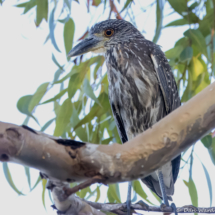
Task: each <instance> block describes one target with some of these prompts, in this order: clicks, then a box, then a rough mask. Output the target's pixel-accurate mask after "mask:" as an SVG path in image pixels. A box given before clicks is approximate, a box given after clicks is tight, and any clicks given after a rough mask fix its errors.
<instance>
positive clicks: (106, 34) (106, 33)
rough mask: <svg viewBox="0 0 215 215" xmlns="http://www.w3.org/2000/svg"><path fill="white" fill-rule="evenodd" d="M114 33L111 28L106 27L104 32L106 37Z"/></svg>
mask: <svg viewBox="0 0 215 215" xmlns="http://www.w3.org/2000/svg"><path fill="white" fill-rule="evenodd" d="M113 33H114V30H113V29H107V30H105V32H104V34H105V36H106V37H111V36H112V35H113Z"/></svg>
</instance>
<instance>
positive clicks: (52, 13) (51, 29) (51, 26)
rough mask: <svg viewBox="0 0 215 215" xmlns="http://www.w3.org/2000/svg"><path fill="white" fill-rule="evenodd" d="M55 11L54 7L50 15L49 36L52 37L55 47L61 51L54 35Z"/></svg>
mask: <svg viewBox="0 0 215 215" xmlns="http://www.w3.org/2000/svg"><path fill="white" fill-rule="evenodd" d="M54 12H55V8H53V10H52V11H51V14H50V17H49V37H50V39H51V41H52V44H53V46H54V47H55V49H56V50H57V51H58V52H61V51H60V49H59V48H58V46H57V43H56V41H55V37H54V29H55V23H54Z"/></svg>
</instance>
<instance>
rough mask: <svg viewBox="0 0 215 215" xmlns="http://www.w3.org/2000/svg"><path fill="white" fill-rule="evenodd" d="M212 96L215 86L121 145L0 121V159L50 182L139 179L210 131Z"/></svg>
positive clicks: (214, 122) (214, 114)
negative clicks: (33, 170)
mask: <svg viewBox="0 0 215 215" xmlns="http://www.w3.org/2000/svg"><path fill="white" fill-rule="evenodd" d="M214 95H215V83H213V84H211V85H210V86H208V87H207V88H205V89H204V90H203V91H202V92H200V93H199V94H198V95H196V96H195V97H193V98H192V99H191V100H189V101H188V102H187V103H185V104H184V105H183V106H182V107H180V108H178V109H177V110H175V111H173V112H172V113H171V114H169V115H168V116H166V117H165V118H163V119H162V120H160V121H159V122H158V123H156V124H155V125H154V126H153V127H152V128H150V129H148V130H147V131H145V132H144V133H142V134H140V135H138V136H137V137H135V138H134V139H132V140H130V141H128V142H127V143H126V144H123V145H120V144H112V145H96V144H91V143H83V142H79V141H75V140H69V139H60V138H57V137H53V136H50V135H46V134H43V133H41V132H38V131H35V130H33V129H31V128H29V127H27V126H17V125H13V124H9V123H3V122H0V161H3V162H4V161H7V162H15V163H19V164H22V165H27V166H30V167H33V168H36V169H38V170H40V171H41V172H42V175H43V176H45V177H46V178H49V179H51V180H52V181H67V182H74V181H82V180H89V179H92V178H94V179H95V178H97V179H98V178H99V180H101V181H100V182H102V183H115V182H122V181H129V180H135V179H138V178H144V177H146V176H147V175H149V174H150V173H151V172H153V171H155V170H156V169H158V168H159V167H161V166H163V165H164V164H165V163H166V162H168V161H170V160H172V159H173V158H175V157H176V156H177V155H179V154H180V153H181V152H182V151H184V150H185V149H187V148H188V147H189V146H191V145H192V144H194V143H195V142H196V141H197V140H198V139H200V138H201V137H202V136H203V135H205V134H206V133H208V132H210V131H211V130H212V129H213V128H215V96H214ZM89 181H90V180H89ZM89 181H88V182H85V183H88V184H90V183H89ZM91 182H92V181H91ZM70 191H71V190H70ZM73 191H74V190H73ZM74 192H75V191H74ZM71 193H72V192H70V193H69V194H71Z"/></svg>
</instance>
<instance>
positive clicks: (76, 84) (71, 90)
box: [68, 68, 90, 98]
mask: <svg viewBox="0 0 215 215" xmlns="http://www.w3.org/2000/svg"><path fill="white" fill-rule="evenodd" d="M88 71H90V68H88V69H86V70H85V71H81V72H79V73H76V74H74V75H73V76H71V77H70V80H69V86H68V95H69V98H72V97H73V96H74V95H75V93H76V92H77V90H78V89H80V87H81V85H82V82H83V80H84V78H85V75H86V73H87V72H88Z"/></svg>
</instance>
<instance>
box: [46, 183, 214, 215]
mask: <svg viewBox="0 0 215 215" xmlns="http://www.w3.org/2000/svg"><path fill="white" fill-rule="evenodd" d="M49 187H50V188H49V189H51V191H52V196H53V199H54V201H55V205H54V206H53V208H55V209H56V210H58V214H64V215H73V214H74V215H104V213H103V212H111V213H115V214H118V215H127V205H126V203H121V204H111V203H108V204H107V203H98V202H91V201H86V200H84V199H81V198H79V197H77V196H75V195H74V194H73V195H69V196H67V197H65V190H67V189H70V188H69V184H68V183H62V182H60V183H57V184H56V183H54V184H53V183H52V182H50V181H49ZM131 209H132V211H133V212H134V211H135V210H141V211H148V212H149V211H151V212H161V213H168V214H169V213H172V212H173V211H172V208H171V207H165V208H161V207H157V206H148V207H147V206H146V205H145V204H141V202H138V203H135V204H131ZM98 210H99V211H98ZM176 210H177V213H215V207H210V208H200V207H194V206H193V205H186V206H183V207H178V208H177V209H176Z"/></svg>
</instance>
